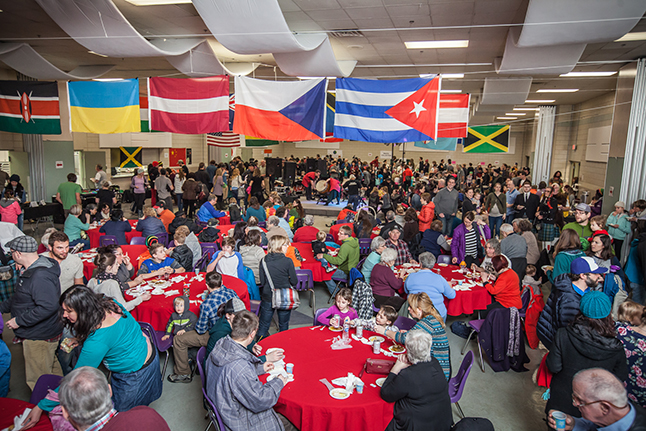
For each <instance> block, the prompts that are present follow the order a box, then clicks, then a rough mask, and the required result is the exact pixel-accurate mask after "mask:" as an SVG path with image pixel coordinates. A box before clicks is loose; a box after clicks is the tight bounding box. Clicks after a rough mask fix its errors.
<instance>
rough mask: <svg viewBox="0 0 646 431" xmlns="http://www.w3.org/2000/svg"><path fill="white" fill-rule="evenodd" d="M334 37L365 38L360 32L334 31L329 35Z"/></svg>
mask: <svg viewBox="0 0 646 431" xmlns="http://www.w3.org/2000/svg"><path fill="white" fill-rule="evenodd" d="M328 34H329V35H330V36H332V37H336V38H342V37H363V33H361V32H360V31H359V30H334V31H331V32H329V33H328Z"/></svg>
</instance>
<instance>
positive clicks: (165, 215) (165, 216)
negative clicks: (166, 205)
mask: <svg viewBox="0 0 646 431" xmlns="http://www.w3.org/2000/svg"><path fill="white" fill-rule="evenodd" d="M159 220H161V222H162V223H164V227H165V228H166V231H167V232H168V225H169V224H171V222H172V221H173V220H175V214H173V212H172V211H171V210H167V209H165V210H164V211H162V213H161V214H159Z"/></svg>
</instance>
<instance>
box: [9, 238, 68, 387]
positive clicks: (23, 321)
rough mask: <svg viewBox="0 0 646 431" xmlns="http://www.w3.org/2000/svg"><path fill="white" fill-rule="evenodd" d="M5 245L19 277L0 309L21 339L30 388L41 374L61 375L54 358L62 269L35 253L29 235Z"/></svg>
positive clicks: (35, 243) (33, 244)
mask: <svg viewBox="0 0 646 431" xmlns="http://www.w3.org/2000/svg"><path fill="white" fill-rule="evenodd" d="M7 248H9V249H10V250H11V258H12V259H13V260H14V261H15V262H16V269H18V268H20V277H19V278H18V281H17V282H16V287H15V294H14V296H13V297H12V298H10V299H7V300H6V301H3V302H2V303H1V304H0V313H11V319H10V320H9V321H8V322H7V327H9V328H11V329H13V331H14V334H15V336H16V337H17V338H20V339H21V340H22V346H23V353H24V356H25V375H26V377H27V385H28V386H29V387H30V388H31V389H32V390H33V389H34V386H35V385H36V381H37V380H38V378H39V377H40V376H41V375H43V374H57V375H59V376H62V375H63V373H62V371H61V366H60V364H59V362H58V359H57V358H56V349H57V348H58V342H59V339H60V336H61V333H62V332H63V324H62V323H61V321H60V319H59V318H58V308H59V307H58V298H59V297H60V295H61V285H60V281H59V276H60V275H61V269H60V266H59V265H58V262H56V261H55V260H54V259H51V258H49V257H46V256H39V255H38V253H37V251H38V243H37V242H36V240H35V239H34V238H32V237H30V236H26V235H23V236H19V237H18V238H15V239H13V240H11V241H9V242H8V243H7Z"/></svg>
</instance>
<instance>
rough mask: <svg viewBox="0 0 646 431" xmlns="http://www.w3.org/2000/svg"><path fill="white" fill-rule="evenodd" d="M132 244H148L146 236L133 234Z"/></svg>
mask: <svg viewBox="0 0 646 431" xmlns="http://www.w3.org/2000/svg"><path fill="white" fill-rule="evenodd" d="M130 245H146V238H144V237H143V236H133V237H132V239H131V240H130Z"/></svg>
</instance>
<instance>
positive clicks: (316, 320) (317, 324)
mask: <svg viewBox="0 0 646 431" xmlns="http://www.w3.org/2000/svg"><path fill="white" fill-rule="evenodd" d="M327 310H328V308H319V309H318V310H316V313H314V325H313V326H323V324H321V323H318V320H319V316H320V315H321V314H323V313H325V312H326V311H327Z"/></svg>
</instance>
